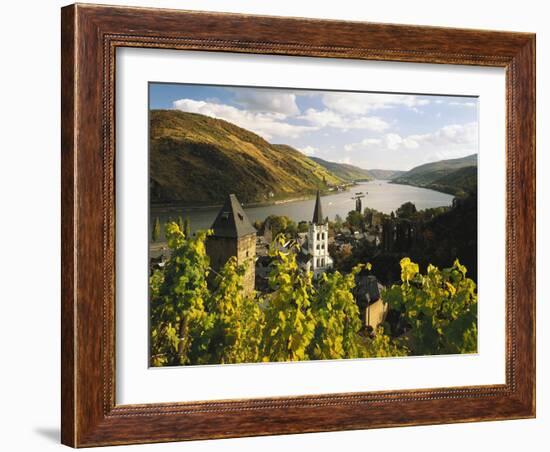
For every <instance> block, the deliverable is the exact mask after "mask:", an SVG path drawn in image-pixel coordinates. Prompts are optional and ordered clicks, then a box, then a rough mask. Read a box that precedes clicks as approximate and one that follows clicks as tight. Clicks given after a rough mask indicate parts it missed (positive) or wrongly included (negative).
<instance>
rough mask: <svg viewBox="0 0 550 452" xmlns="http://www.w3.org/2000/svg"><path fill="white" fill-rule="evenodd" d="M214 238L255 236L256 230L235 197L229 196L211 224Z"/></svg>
mask: <svg viewBox="0 0 550 452" xmlns="http://www.w3.org/2000/svg"><path fill="white" fill-rule="evenodd" d="M211 229H213V230H214V236H215V237H227V238H239V237H244V236H245V235H249V234H256V229H255V228H254V226H252V224H251V223H250V220H249V219H248V217H247V216H246V214H245V213H244V210H243V208H242V207H241V203H240V202H239V200H238V199H237V197H236V196H235V195H229V196H228V197H227V199H226V200H225V204H224V205H223V207H222V208H221V209H220V211H219V212H218V216H217V217H216V219H215V220H214V223H212V226H211Z"/></svg>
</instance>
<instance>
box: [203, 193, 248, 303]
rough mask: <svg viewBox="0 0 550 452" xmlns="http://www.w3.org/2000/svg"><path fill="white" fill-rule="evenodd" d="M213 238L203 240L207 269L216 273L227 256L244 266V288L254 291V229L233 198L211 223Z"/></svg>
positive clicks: (232, 196) (232, 197)
mask: <svg viewBox="0 0 550 452" xmlns="http://www.w3.org/2000/svg"><path fill="white" fill-rule="evenodd" d="M211 229H212V230H213V235H211V236H210V237H208V239H207V241H206V252H207V254H208V256H209V257H210V266H211V267H212V269H213V270H214V271H216V272H217V271H219V270H220V269H221V268H222V267H223V266H224V264H225V263H226V262H227V261H228V260H229V258H230V257H232V256H236V257H237V263H238V264H239V265H240V264H246V265H247V268H246V273H245V275H244V280H243V286H244V290H245V292H247V293H250V292H252V291H253V290H254V278H255V260H256V229H255V228H254V226H252V224H251V223H250V221H249V220H248V217H247V216H246V214H245V213H244V210H243V208H242V207H241V204H240V203H239V200H238V199H237V197H236V196H235V195H229V196H228V197H227V199H226V200H225V204H224V205H223V207H222V208H221V210H220V211H219V213H218V216H217V217H216V219H215V220H214V223H212V226H211Z"/></svg>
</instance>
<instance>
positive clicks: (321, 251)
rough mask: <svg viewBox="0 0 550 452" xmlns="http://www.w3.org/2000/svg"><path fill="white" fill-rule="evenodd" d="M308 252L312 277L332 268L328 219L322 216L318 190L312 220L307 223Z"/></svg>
mask: <svg viewBox="0 0 550 452" xmlns="http://www.w3.org/2000/svg"><path fill="white" fill-rule="evenodd" d="M308 254H309V255H310V256H311V260H310V266H309V267H310V270H311V271H312V272H313V276H314V277H317V276H319V275H320V274H321V273H324V272H325V271H327V270H328V269H330V268H332V263H333V262H332V258H331V257H330V255H329V254H328V221H327V219H326V218H325V217H324V216H323V208H322V205H321V194H320V192H319V191H317V199H316V200H315V208H314V210H313V220H312V221H311V223H309V231H308Z"/></svg>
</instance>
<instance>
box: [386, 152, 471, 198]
mask: <svg viewBox="0 0 550 452" xmlns="http://www.w3.org/2000/svg"><path fill="white" fill-rule="evenodd" d="M468 167H471V168H472V167H473V168H477V154H472V155H469V156H467V157H462V158H458V159H450V160H440V161H439V162H432V163H426V164H424V165H420V166H417V167H415V168H413V169H411V170H410V171H407V172H406V173H404V174H401V175H400V176H398V177H396V178H394V179H393V180H392V182H394V183H396V184H407V185H416V186H417V187H430V188H433V187H432V185H433V184H435V185H438V186H445V187H447V190H441V191H449V190H451V192H453V190H456V189H459V188H460V187H459V186H455V184H459V185H460V184H462V183H464V181H461V178H463V177H466V178H468V177H469V176H472V175H473V174H474V173H475V178H474V179H472V177H469V179H470V180H469V182H468V184H470V185H471V184H472V183H474V184H475V185H477V172H476V171H474V170H465V171H466V173H464V174H462V173H459V174H457V175H456V176H454V177H451V174H452V173H454V172H455V171H457V170H460V169H462V168H468ZM468 171H470V173H468ZM448 177H449V178H448Z"/></svg>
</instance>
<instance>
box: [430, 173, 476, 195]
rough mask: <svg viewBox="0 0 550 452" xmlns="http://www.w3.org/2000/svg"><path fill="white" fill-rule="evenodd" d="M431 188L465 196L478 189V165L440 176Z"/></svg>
mask: <svg viewBox="0 0 550 452" xmlns="http://www.w3.org/2000/svg"><path fill="white" fill-rule="evenodd" d="M428 187H429V188H431V189H433V190H437V191H442V192H445V193H450V194H451V195H455V196H465V195H466V194H467V193H473V192H475V191H477V166H466V167H464V168H460V169H458V170H456V171H453V172H452V173H450V174H447V175H446V176H443V177H440V178H439V179H437V180H435V181H434V182H432V183H431V184H429V185H428Z"/></svg>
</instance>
